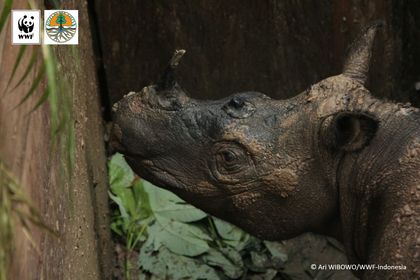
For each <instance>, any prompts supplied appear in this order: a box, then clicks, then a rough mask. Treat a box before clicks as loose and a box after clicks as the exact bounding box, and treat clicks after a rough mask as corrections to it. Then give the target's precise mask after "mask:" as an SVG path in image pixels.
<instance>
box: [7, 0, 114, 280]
mask: <svg viewBox="0 0 420 280" xmlns="http://www.w3.org/2000/svg"><path fill="white" fill-rule="evenodd" d="M26 5H27V4H26V1H14V6H13V8H14V9H24V8H25V7H26ZM2 6H3V2H0V7H2ZM66 8H67V9H71V8H74V9H78V10H79V24H80V26H83V28H81V29H80V33H79V45H78V47H77V49H76V53H77V54H78V57H79V60H77V57H76V58H75V52H74V50H72V47H71V46H57V47H55V48H53V51H54V55H55V56H56V58H57V62H58V64H59V69H61V70H62V72H60V73H59V75H62V76H61V77H60V78H63V77H66V78H67V79H68V81H70V84H69V87H68V89H67V90H66V92H59V94H66V95H68V96H70V99H71V103H72V107H73V109H72V115H73V118H72V120H71V122H72V124H71V125H74V127H75V138H76V139H75V140H76V147H75V164H74V167H73V171H72V172H71V174H65V172H64V170H66V168H67V167H68V166H66V158H65V157H64V155H63V154H62V153H59V152H58V153H57V152H54V153H51V145H52V143H51V136H50V125H51V121H50V110H49V107H48V104H47V103H44V104H43V105H42V106H41V107H39V108H38V109H37V110H36V111H34V112H33V113H31V114H27V113H28V112H29V111H30V110H31V109H32V108H33V107H34V105H35V104H36V102H37V101H38V99H39V97H40V96H41V95H42V93H43V90H44V88H45V83H43V84H42V85H41V86H40V87H38V89H37V90H36V91H35V93H34V94H33V96H31V97H30V98H29V99H28V100H27V101H26V102H25V103H23V104H22V105H21V106H19V107H17V108H16V109H12V108H13V107H14V106H16V105H17V104H18V103H19V101H20V100H21V99H22V98H23V96H24V95H25V94H26V93H27V92H28V90H29V88H30V87H31V85H32V83H33V80H34V77H36V74H37V69H39V66H40V63H41V62H42V57H39V59H38V60H37V63H36V67H34V70H32V71H31V73H30V75H29V76H28V78H27V79H26V80H25V82H24V83H22V84H21V85H20V86H19V87H17V88H16V89H15V90H13V91H9V92H7V93H5V92H4V89H5V87H6V84H7V82H8V79H9V77H10V74H11V71H12V68H13V65H14V62H15V60H16V55H17V53H18V51H19V46H12V45H11V44H10V23H9V24H8V25H7V26H5V29H4V31H3V36H4V37H2V38H4V39H3V40H1V42H0V50H2V51H1V53H0V92H1V100H0V157H1V159H2V160H3V161H4V162H5V163H6V164H7V166H8V168H10V169H11V171H12V172H13V174H15V176H16V177H17V179H18V180H19V181H20V182H21V184H22V186H24V188H25V189H24V191H25V192H26V193H27V194H28V195H29V196H30V198H31V200H32V201H33V203H34V204H35V206H36V207H37V208H38V209H39V210H40V212H41V215H42V216H43V218H44V219H45V222H46V224H47V225H48V226H49V227H50V228H51V229H53V230H55V231H57V232H58V233H59V238H55V237H54V236H52V235H49V234H48V233H47V232H45V231H43V230H41V229H39V228H37V227H32V228H31V232H30V233H31V236H32V239H33V241H34V243H35V244H36V246H37V247H38V252H37V250H36V249H35V248H34V246H32V245H31V242H30V241H29V239H28V238H27V237H25V235H24V234H23V233H22V230H21V228H20V227H19V226H18V227H17V228H16V230H15V249H14V253H13V255H12V256H11V260H12V263H11V267H10V269H9V275H10V279H109V278H110V272H111V269H110V267H112V263H111V253H112V251H111V250H112V249H111V248H112V246H111V243H110V238H109V235H110V234H109V221H108V197H107V173H106V158H105V150H104V144H103V143H104V141H103V129H102V120H101V108H100V102H99V92H98V88H97V80H96V66H95V64H94V59H93V51H92V39H91V34H90V29H89V21H88V17H87V15H88V13H87V4H86V1H79V4H74V3H66ZM28 49H29V51H27V52H26V55H25V56H24V58H23V59H22V62H21V63H20V65H19V68H18V70H17V73H16V75H15V79H14V80H13V81H12V85H13V84H15V83H16V82H17V81H18V79H19V78H20V77H21V76H22V75H23V73H24V72H25V69H26V65H28V62H29V59H30V55H31V51H30V50H31V49H32V47H29V48H28ZM77 61H78V62H77ZM75 62H76V63H75ZM104 268H106V269H104Z"/></svg>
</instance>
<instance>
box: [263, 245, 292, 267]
mask: <svg viewBox="0 0 420 280" xmlns="http://www.w3.org/2000/svg"><path fill="white" fill-rule="evenodd" d="M264 245H265V247H266V248H267V249H268V251H269V252H270V254H271V256H272V257H273V259H278V260H280V261H282V262H283V263H284V262H286V261H287V259H288V257H287V250H286V247H285V246H284V245H283V244H282V243H280V242H273V241H264Z"/></svg>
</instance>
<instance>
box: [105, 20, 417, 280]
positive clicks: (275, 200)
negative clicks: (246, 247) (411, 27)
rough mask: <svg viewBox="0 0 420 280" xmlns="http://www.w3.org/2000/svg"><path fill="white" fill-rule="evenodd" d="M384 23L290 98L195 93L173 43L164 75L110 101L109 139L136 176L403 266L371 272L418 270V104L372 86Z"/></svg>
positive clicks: (272, 226)
mask: <svg viewBox="0 0 420 280" xmlns="http://www.w3.org/2000/svg"><path fill="white" fill-rule="evenodd" d="M377 27H378V26H377V25H372V26H370V27H369V28H367V29H366V31H365V32H364V33H362V35H361V36H360V37H359V38H358V39H357V40H356V41H355V43H354V44H353V45H352V47H351V48H350V52H349V55H348V58H347V60H346V62H345V65H344V69H343V73H342V74H340V75H337V76H333V77H329V78H327V79H325V80H322V81H321V82H319V83H317V84H315V85H312V86H311V87H309V88H308V89H307V90H306V91H304V92H303V93H301V94H299V95H297V96H295V97H293V98H291V99H287V100H273V99H271V98H269V97H267V96H266V95H264V94H262V93H259V92H243V93H237V94H234V95H232V96H230V97H228V98H224V99H221V100H215V101H203V100H196V99H192V98H190V97H188V95H187V94H186V92H185V90H184V89H182V88H181V87H180V85H178V83H177V82H176V81H175V78H174V69H175V67H176V66H177V64H178V62H179V59H180V57H181V56H182V55H183V54H184V51H178V52H176V53H175V55H174V57H173V59H172V60H171V62H170V63H169V66H168V68H167V69H166V71H165V72H164V74H163V76H162V77H161V79H160V81H159V82H158V83H157V85H152V86H148V87H145V88H144V89H143V90H142V91H141V92H138V93H130V94H128V95H127V96H126V97H125V98H124V99H122V100H121V101H119V102H118V103H116V104H115V106H114V108H113V110H114V128H113V135H114V140H113V142H114V143H115V144H114V146H115V147H117V150H119V151H120V152H122V153H123V154H124V155H125V158H126V159H127V162H128V164H129V165H130V166H131V167H132V168H133V170H134V171H135V172H136V173H137V174H139V175H140V176H141V177H143V178H145V179H147V180H149V181H151V182H152V183H154V184H156V185H157V186H161V187H163V188H166V189H169V190H171V191H172V192H174V193H176V194H177V195H179V196H180V197H181V198H183V199H185V200H186V201H187V202H189V203H191V204H193V205H195V206H197V207H198V208H201V209H203V210H204V211H206V212H208V213H210V214H212V215H214V216H217V217H220V218H222V219H224V220H227V221H229V222H231V223H233V224H235V225H237V226H239V227H241V228H243V229H244V230H246V231H248V232H249V233H251V234H254V235H256V236H258V237H260V238H263V239H271V240H283V239H287V238H291V237H294V236H297V235H299V234H301V233H304V232H307V231H312V232H319V233H325V234H329V235H332V236H335V237H337V238H338V239H339V240H341V241H343V243H344V245H345V248H346V252H347V256H348V257H349V260H350V261H351V262H364V263H366V262H370V263H376V264H378V263H379V264H381V263H382V264H405V265H407V267H408V269H407V270H406V271H402V270H400V271H396V270H393V271H390V270H388V271H385V270H383V271H380V272H378V271H374V270H372V271H368V272H366V275H367V276H366V277H368V278H367V279H389V277H391V276H392V277H391V278H392V279H418V277H420V270H419V269H418V267H419V266H418V263H420V254H419V252H420V243H419V240H420V235H419V232H420V185H419V182H420V114H419V112H418V109H416V108H413V107H410V106H407V105H402V104H395V103H391V102H385V101H381V100H378V99H376V98H374V97H373V96H372V95H371V94H370V93H369V91H368V90H367V89H366V88H365V83H366V79H367V74H368V70H369V60H370V57H371V51H372V45H373V41H374V37H375V33H376V30H377ZM407 273H408V274H407ZM393 277H394V278H393Z"/></svg>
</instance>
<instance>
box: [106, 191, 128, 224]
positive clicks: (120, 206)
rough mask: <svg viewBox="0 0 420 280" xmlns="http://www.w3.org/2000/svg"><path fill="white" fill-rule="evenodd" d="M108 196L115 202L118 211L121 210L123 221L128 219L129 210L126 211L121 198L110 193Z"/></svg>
mask: <svg viewBox="0 0 420 280" xmlns="http://www.w3.org/2000/svg"><path fill="white" fill-rule="evenodd" d="M108 195H109V197H110V198H111V199H112V201H114V202H115V203H116V204H117V205H118V209H119V210H120V214H121V217H122V218H123V219H128V218H129V216H128V213H127V210H126V209H125V206H124V203H123V200H122V199H121V198H120V197H118V196H115V195H113V194H112V193H111V192H108Z"/></svg>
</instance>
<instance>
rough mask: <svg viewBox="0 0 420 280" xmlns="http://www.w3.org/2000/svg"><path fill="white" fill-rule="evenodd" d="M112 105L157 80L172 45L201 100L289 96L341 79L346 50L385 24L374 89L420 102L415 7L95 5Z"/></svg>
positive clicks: (390, 2) (348, 3)
mask: <svg viewBox="0 0 420 280" xmlns="http://www.w3.org/2000/svg"><path fill="white" fill-rule="evenodd" d="M96 11H97V15H98V23H99V24H98V25H99V30H100V35H101V38H102V50H103V59H104V64H105V74H106V78H107V79H106V82H107V84H108V88H109V96H110V99H111V101H112V102H115V101H117V100H118V99H120V98H121V97H122V95H123V94H126V93H128V92H129V91H132V90H140V89H141V88H142V87H143V86H145V85H149V84H151V83H152V82H155V81H156V79H157V76H158V74H159V73H160V72H161V70H162V69H163V68H164V66H165V64H166V63H167V61H168V59H169V57H170V55H171V54H172V52H173V50H174V49H175V48H185V49H187V54H186V55H185V58H184V59H183V62H182V64H181V65H180V69H179V75H180V83H181V84H182V85H183V86H184V87H185V88H186V89H187V90H188V91H189V92H190V94H191V95H192V96H193V97H196V98H211V99H216V98H220V97H222V96H226V95H229V94H232V93H234V92H239V91H244V90H258V91H261V92H264V93H266V94H268V95H270V96H272V97H276V98H285V97H290V96H294V95H297V94H298V93H299V92H300V91H302V90H303V89H305V88H306V87H308V86H309V85H310V84H312V83H315V82H317V81H319V80H321V79H322V78H325V77H328V76H331V75H333V74H337V73H340V71H341V67H342V65H343V60H344V57H345V54H346V49H347V47H348V46H349V44H350V43H351V41H352V40H354V38H355V37H356V36H357V34H358V33H359V32H360V30H361V29H362V28H363V27H364V26H366V24H367V23H369V22H370V21H372V20H378V19H379V20H384V21H385V22H386V27H385V28H384V29H383V31H382V32H381V34H380V35H379V40H378V41H377V44H376V49H375V52H374V57H373V59H374V66H373V69H372V74H371V81H372V82H371V86H370V87H369V88H370V89H371V91H372V93H373V94H374V95H376V96H379V97H386V98H390V99H395V100H399V101H405V102H406V101H411V102H413V103H414V104H415V105H417V106H418V105H419V104H420V100H419V93H418V92H416V91H415V89H414V83H415V82H416V81H418V80H419V79H420V70H419V68H418V67H417V66H416V65H418V64H419V63H420V49H419V48H418V41H419V38H420V17H419V16H416V15H419V14H420V4H419V3H418V2H416V1H398V0H387V1H379V0H378V1H366V0H364V1H360V0H333V1H322V2H318V1H316V2H314V1H292V2H291V1H272V0H264V1H221V0H214V1H209V0H200V1H134V0H130V1H125V2H124V5H121V3H120V2H118V1H96Z"/></svg>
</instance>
